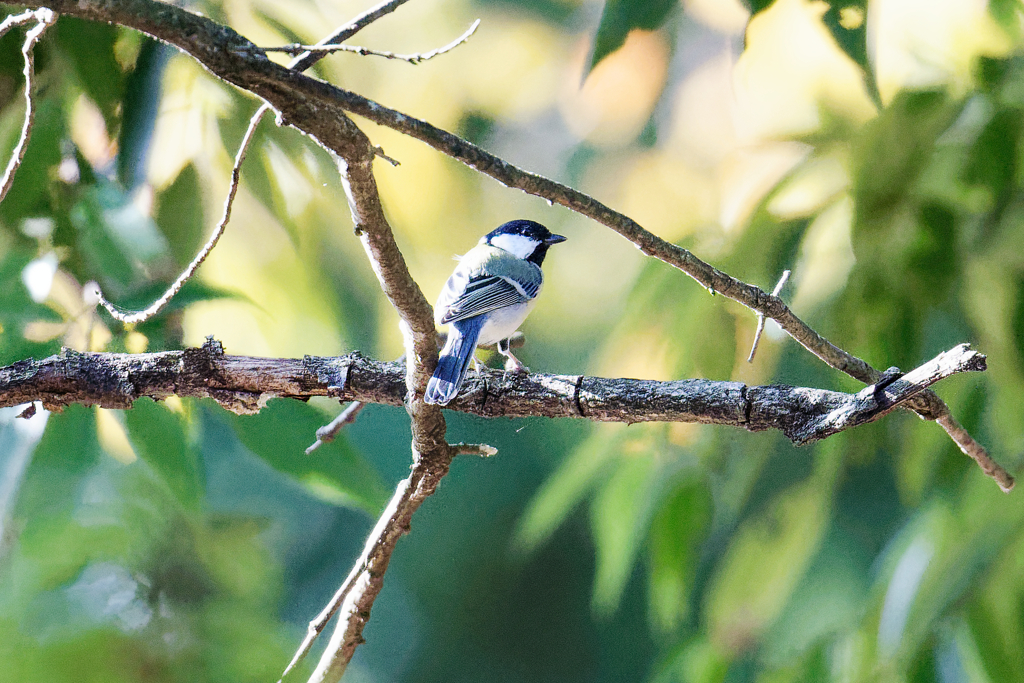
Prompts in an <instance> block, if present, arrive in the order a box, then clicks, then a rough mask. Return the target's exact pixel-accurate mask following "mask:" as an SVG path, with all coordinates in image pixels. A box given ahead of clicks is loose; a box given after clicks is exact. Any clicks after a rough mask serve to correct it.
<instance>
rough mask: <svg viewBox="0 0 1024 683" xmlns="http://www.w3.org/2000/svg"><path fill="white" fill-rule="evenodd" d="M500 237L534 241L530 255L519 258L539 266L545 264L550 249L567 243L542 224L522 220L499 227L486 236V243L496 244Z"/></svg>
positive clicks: (522, 255)
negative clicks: (495, 239)
mask: <svg viewBox="0 0 1024 683" xmlns="http://www.w3.org/2000/svg"><path fill="white" fill-rule="evenodd" d="M500 235H519V236H522V237H525V238H527V239H529V240H532V241H533V242H534V245H533V249H532V251H531V252H530V253H528V254H519V256H520V258H524V259H526V260H527V261H530V262H532V263H536V264H537V265H538V266H539V265H541V263H543V262H544V257H545V256H546V255H547V253H548V247H550V246H551V245H552V244H558V243H559V242H564V241H565V238H564V237H562V236H561V235H555V234H553V233H552V232H551V231H550V230H548V229H547V228H546V227H544V226H543V225H541V224H540V223H538V222H536V221H528V220H525V219H521V218H520V219H517V220H514V221H509V222H508V223H504V224H502V225H499V226H498V227H497V228H495V229H494V230H492V231H491V232H489V233H487V235H485V236H484V241H485V242H487V243H488V244H494V242H493V240H494V238H495V237H499V236H500ZM500 241H501V240H499V242H500ZM496 246H497V245H496Z"/></svg>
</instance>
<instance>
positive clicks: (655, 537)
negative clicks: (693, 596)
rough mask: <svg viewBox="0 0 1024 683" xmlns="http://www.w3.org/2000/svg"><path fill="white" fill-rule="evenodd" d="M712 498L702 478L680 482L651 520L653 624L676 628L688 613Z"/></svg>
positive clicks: (668, 630)
mask: <svg viewBox="0 0 1024 683" xmlns="http://www.w3.org/2000/svg"><path fill="white" fill-rule="evenodd" d="M712 512H713V502H712V500H711V493H710V491H709V490H708V487H707V486H706V484H705V483H704V482H703V481H694V482H690V483H686V484H684V485H682V486H680V487H679V488H678V489H676V490H675V491H673V492H672V494H671V495H669V496H668V497H666V499H665V500H664V501H663V502H662V504H661V506H660V507H659V508H658V510H657V512H656V514H655V516H654V520H653V522H652V524H651V531H650V539H649V564H650V577H649V578H648V585H647V591H648V592H647V595H648V610H649V612H650V617H651V621H652V622H653V623H654V625H655V627H657V628H659V629H660V630H661V631H663V632H665V633H671V632H672V631H674V630H675V629H677V628H678V627H679V626H680V625H681V624H682V623H683V621H684V620H685V619H686V617H687V615H688V614H689V606H690V592H691V590H692V589H693V582H694V576H695V574H696V572H697V562H698V560H699V558H700V551H701V547H700V546H701V543H702V542H703V540H704V538H705V536H706V535H707V532H708V528H709V526H710V524H711V514H712Z"/></svg>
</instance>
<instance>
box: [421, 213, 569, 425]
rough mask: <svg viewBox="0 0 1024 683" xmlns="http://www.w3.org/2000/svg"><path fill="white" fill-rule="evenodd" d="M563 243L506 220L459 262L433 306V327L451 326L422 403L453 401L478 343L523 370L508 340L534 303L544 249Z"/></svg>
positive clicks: (540, 229)
mask: <svg viewBox="0 0 1024 683" xmlns="http://www.w3.org/2000/svg"><path fill="white" fill-rule="evenodd" d="M564 241H565V238H564V237H562V236H561V235H553V234H551V231H550V230H548V229H547V228H545V227H544V226H543V225H541V224H540V223H535V222H534V221H527V220H515V221H509V222H508V223H505V224H504V225H502V226H500V227H498V228H497V229H496V230H494V231H492V232H489V233H487V234H486V235H484V236H483V237H482V238H480V242H479V243H478V244H477V245H476V246H475V247H473V248H472V249H470V250H469V251H468V252H467V253H466V254H465V255H464V256H463V257H462V258H461V259H459V265H458V266H457V267H456V268H455V272H454V273H452V276H451V277H450V278H448V282H447V283H445V286H444V289H442V290H441V295H440V296H439V297H438V298H437V305H436V306H435V307H434V319H435V321H436V322H437V324H438V325H447V324H449V323H450V324H451V327H450V328H449V330H448V341H447V342H446V343H445V345H444V349H442V350H441V357H440V359H438V362H437V369H436V370H434V376H433V377H431V378H430V381H429V382H428V383H427V391H426V394H425V395H424V397H423V400H424V401H426V402H427V403H436V404H437V405H442V406H443V405H446V404H447V403H448V402H449V401H451V400H452V399H453V398H455V396H456V395H457V394H458V393H459V387H461V386H462V381H463V380H464V379H465V377H466V371H467V370H469V362H470V360H472V359H473V352H474V351H475V350H476V347H477V346H478V345H483V346H486V345H489V344H497V345H498V352H499V353H501V354H502V355H503V356H505V358H506V363H505V367H506V369H507V370H510V371H513V372H525V371H526V366H524V365H523V364H522V363H520V362H519V359H517V358H516V357H515V356H513V355H512V350H511V348H509V337H511V336H512V334H513V333H514V332H515V331H516V330H518V329H519V326H520V325H521V324H522V323H523V321H524V320H526V316H527V315H528V314H529V313H530V310H531V309H532V308H533V305H534V303H536V299H537V295H538V294H539V293H540V288H541V285H542V284H543V283H544V276H543V274H542V273H541V270H540V265H541V263H542V262H543V261H544V257H545V256H546V255H547V253H548V247H550V246H551V245H552V244H558V243H559V242H564Z"/></svg>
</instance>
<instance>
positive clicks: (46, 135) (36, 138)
mask: <svg viewBox="0 0 1024 683" xmlns="http://www.w3.org/2000/svg"><path fill="white" fill-rule="evenodd" d="M24 116H25V113H24V108H21V107H19V108H17V109H14V108H12V110H11V111H8V112H6V113H5V116H4V118H3V128H4V130H3V134H4V135H3V137H4V140H3V153H2V154H3V155H2V157H0V158H2V159H3V163H4V167H5V168H6V164H7V159H9V158H10V154H11V151H12V150H13V149H14V145H15V143H16V142H17V140H18V137H19V136H20V135H21V125H22V122H23V120H24ZM67 134H68V133H67V128H66V126H65V123H64V112H63V111H61V109H60V105H59V103H58V102H57V101H55V100H53V99H48V98H46V97H40V96H39V95H38V94H37V95H36V117H35V124H34V125H33V126H32V137H30V138H29V141H28V146H27V148H26V149H25V159H24V161H22V163H21V166H20V167H19V168H18V172H17V173H15V174H14V182H13V183H12V185H11V190H10V192H8V193H7V196H6V197H4V201H3V202H2V203H0V218H3V220H4V221H5V222H7V223H8V224H10V225H18V224H19V223H20V222H21V220H22V219H24V218H32V217H36V216H47V215H49V214H50V213H51V212H52V197H51V190H52V182H51V177H52V174H51V172H52V171H53V170H54V169H55V167H56V166H57V165H59V164H60V162H61V158H62V153H61V146H62V145H63V144H64V141H65V140H66V138H67Z"/></svg>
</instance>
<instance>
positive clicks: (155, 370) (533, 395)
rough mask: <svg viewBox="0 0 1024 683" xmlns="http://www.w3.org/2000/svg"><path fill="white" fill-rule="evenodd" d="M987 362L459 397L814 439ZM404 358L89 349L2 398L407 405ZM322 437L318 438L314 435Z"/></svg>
mask: <svg viewBox="0 0 1024 683" xmlns="http://www.w3.org/2000/svg"><path fill="white" fill-rule="evenodd" d="M984 369H985V356H983V355H981V354H980V353H978V352H976V351H974V350H972V349H970V348H969V347H968V345H967V344H961V345H960V346H957V347H955V348H953V349H951V350H950V351H947V352H945V353H942V354H940V355H939V356H937V357H936V358H934V359H932V360H931V361H929V362H928V363H925V364H924V365H922V366H920V367H919V368H917V369H915V370H913V371H911V372H909V373H907V374H905V375H899V374H898V372H895V371H894V372H890V373H888V374H887V375H886V377H885V378H884V379H883V380H882V381H880V382H879V383H877V384H874V385H871V386H869V387H866V388H865V389H863V390H861V391H860V392H858V393H856V394H845V393H841V392H837V391H828V390H825V389H814V388H809V387H791V386H783V385H772V386H748V385H746V384H742V383H740V382H716V381H712V380H706V379H684V380H675V381H665V382H659V381H654V380H643V379H607V378H602V377H587V376H584V375H548V374H542V373H534V374H525V375H516V374H507V373H504V372H501V371H498V370H487V371H484V372H481V373H480V374H479V375H476V374H473V373H471V374H470V376H469V377H468V378H467V381H466V383H465V385H464V386H463V390H462V392H461V393H460V394H459V396H458V397H457V398H456V399H455V400H454V401H453V402H452V403H451V404H450V405H449V408H451V409H454V410H458V411H460V412H465V413H470V414H473V415H479V416H482V417H537V416H541V417H569V418H582V419H587V420H593V421H596V422H626V423H634V422H701V423H705V424H720V425H732V426H735V427H742V428H744V429H748V430H751V431H761V430H767V429H779V430H781V431H782V432H783V433H784V434H785V435H786V436H787V437H789V438H790V439H792V440H793V441H794V442H796V443H806V442H808V441H814V440H817V439H821V438H824V437H826V436H829V435H831V434H835V433H836V432H839V431H842V430H844V429H848V428H850V427H854V426H856V425H859V424H864V423H865V422H871V421H874V420H877V419H878V418H880V417H882V416H883V415H885V414H886V413H888V412H889V411H891V410H893V409H894V408H896V407H897V406H899V405H900V404H901V403H903V402H905V401H907V400H910V399H911V398H913V397H914V396H916V395H917V394H918V393H920V392H921V391H923V390H925V389H926V388H927V387H929V386H931V385H932V384H934V383H935V382H937V381H939V380H941V379H943V378H944V377H948V376H950V375H952V374H956V373H960V372H969V371H981V370H984ZM407 391H408V386H407V383H406V368H405V364H404V363H402V362H390V363H388V362H381V361H377V360H373V359H371V358H366V357H365V356H363V355H362V354H360V353H351V354H349V355H347V356H340V357H334V358H324V357H316V356H306V357H305V358H303V359H289V358H254V357H250V356H229V355H226V354H225V353H224V350H223V348H222V347H221V345H220V343H219V342H216V341H213V340H209V341H207V343H206V344H205V345H203V347H202V348H199V349H186V350H185V351H165V352H161V353H143V354H124V353H120V354H119V353H79V352H77V351H71V350H67V349H65V350H64V351H63V352H61V354H60V355H57V356H50V357H49V358H45V359H42V360H39V361H36V360H32V359H29V360H24V361H20V362H18V363H15V364H13V365H10V366H7V367H5V368H0V406H11V405H18V404H22V403H27V402H29V401H39V402H41V403H42V404H43V407H45V408H47V409H49V410H60V409H61V408H62V407H64V406H66V405H70V404H72V403H82V404H86V405H99V406H103V407H105V408H128V407H130V406H131V404H132V402H133V401H135V400H136V399H137V398H140V397H143V396H148V397H150V398H154V399H162V398H167V397H168V396H172V395H176V396H189V397H196V398H212V399H214V400H215V401H217V402H218V403H220V404H221V405H222V406H223V407H225V408H226V409H228V410H231V411H233V412H236V413H252V412H257V411H259V409H260V408H261V407H262V406H263V405H264V404H265V403H266V402H267V401H268V400H269V399H271V398H274V397H286V398H296V399H301V400H306V399H309V398H310V397H313V396H332V397H335V398H337V399H339V400H344V401H361V402H363V403H380V404H386V405H394V406H401V405H404V404H405V400H406V396H407ZM312 436H313V435H310V437H311V438H312Z"/></svg>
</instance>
